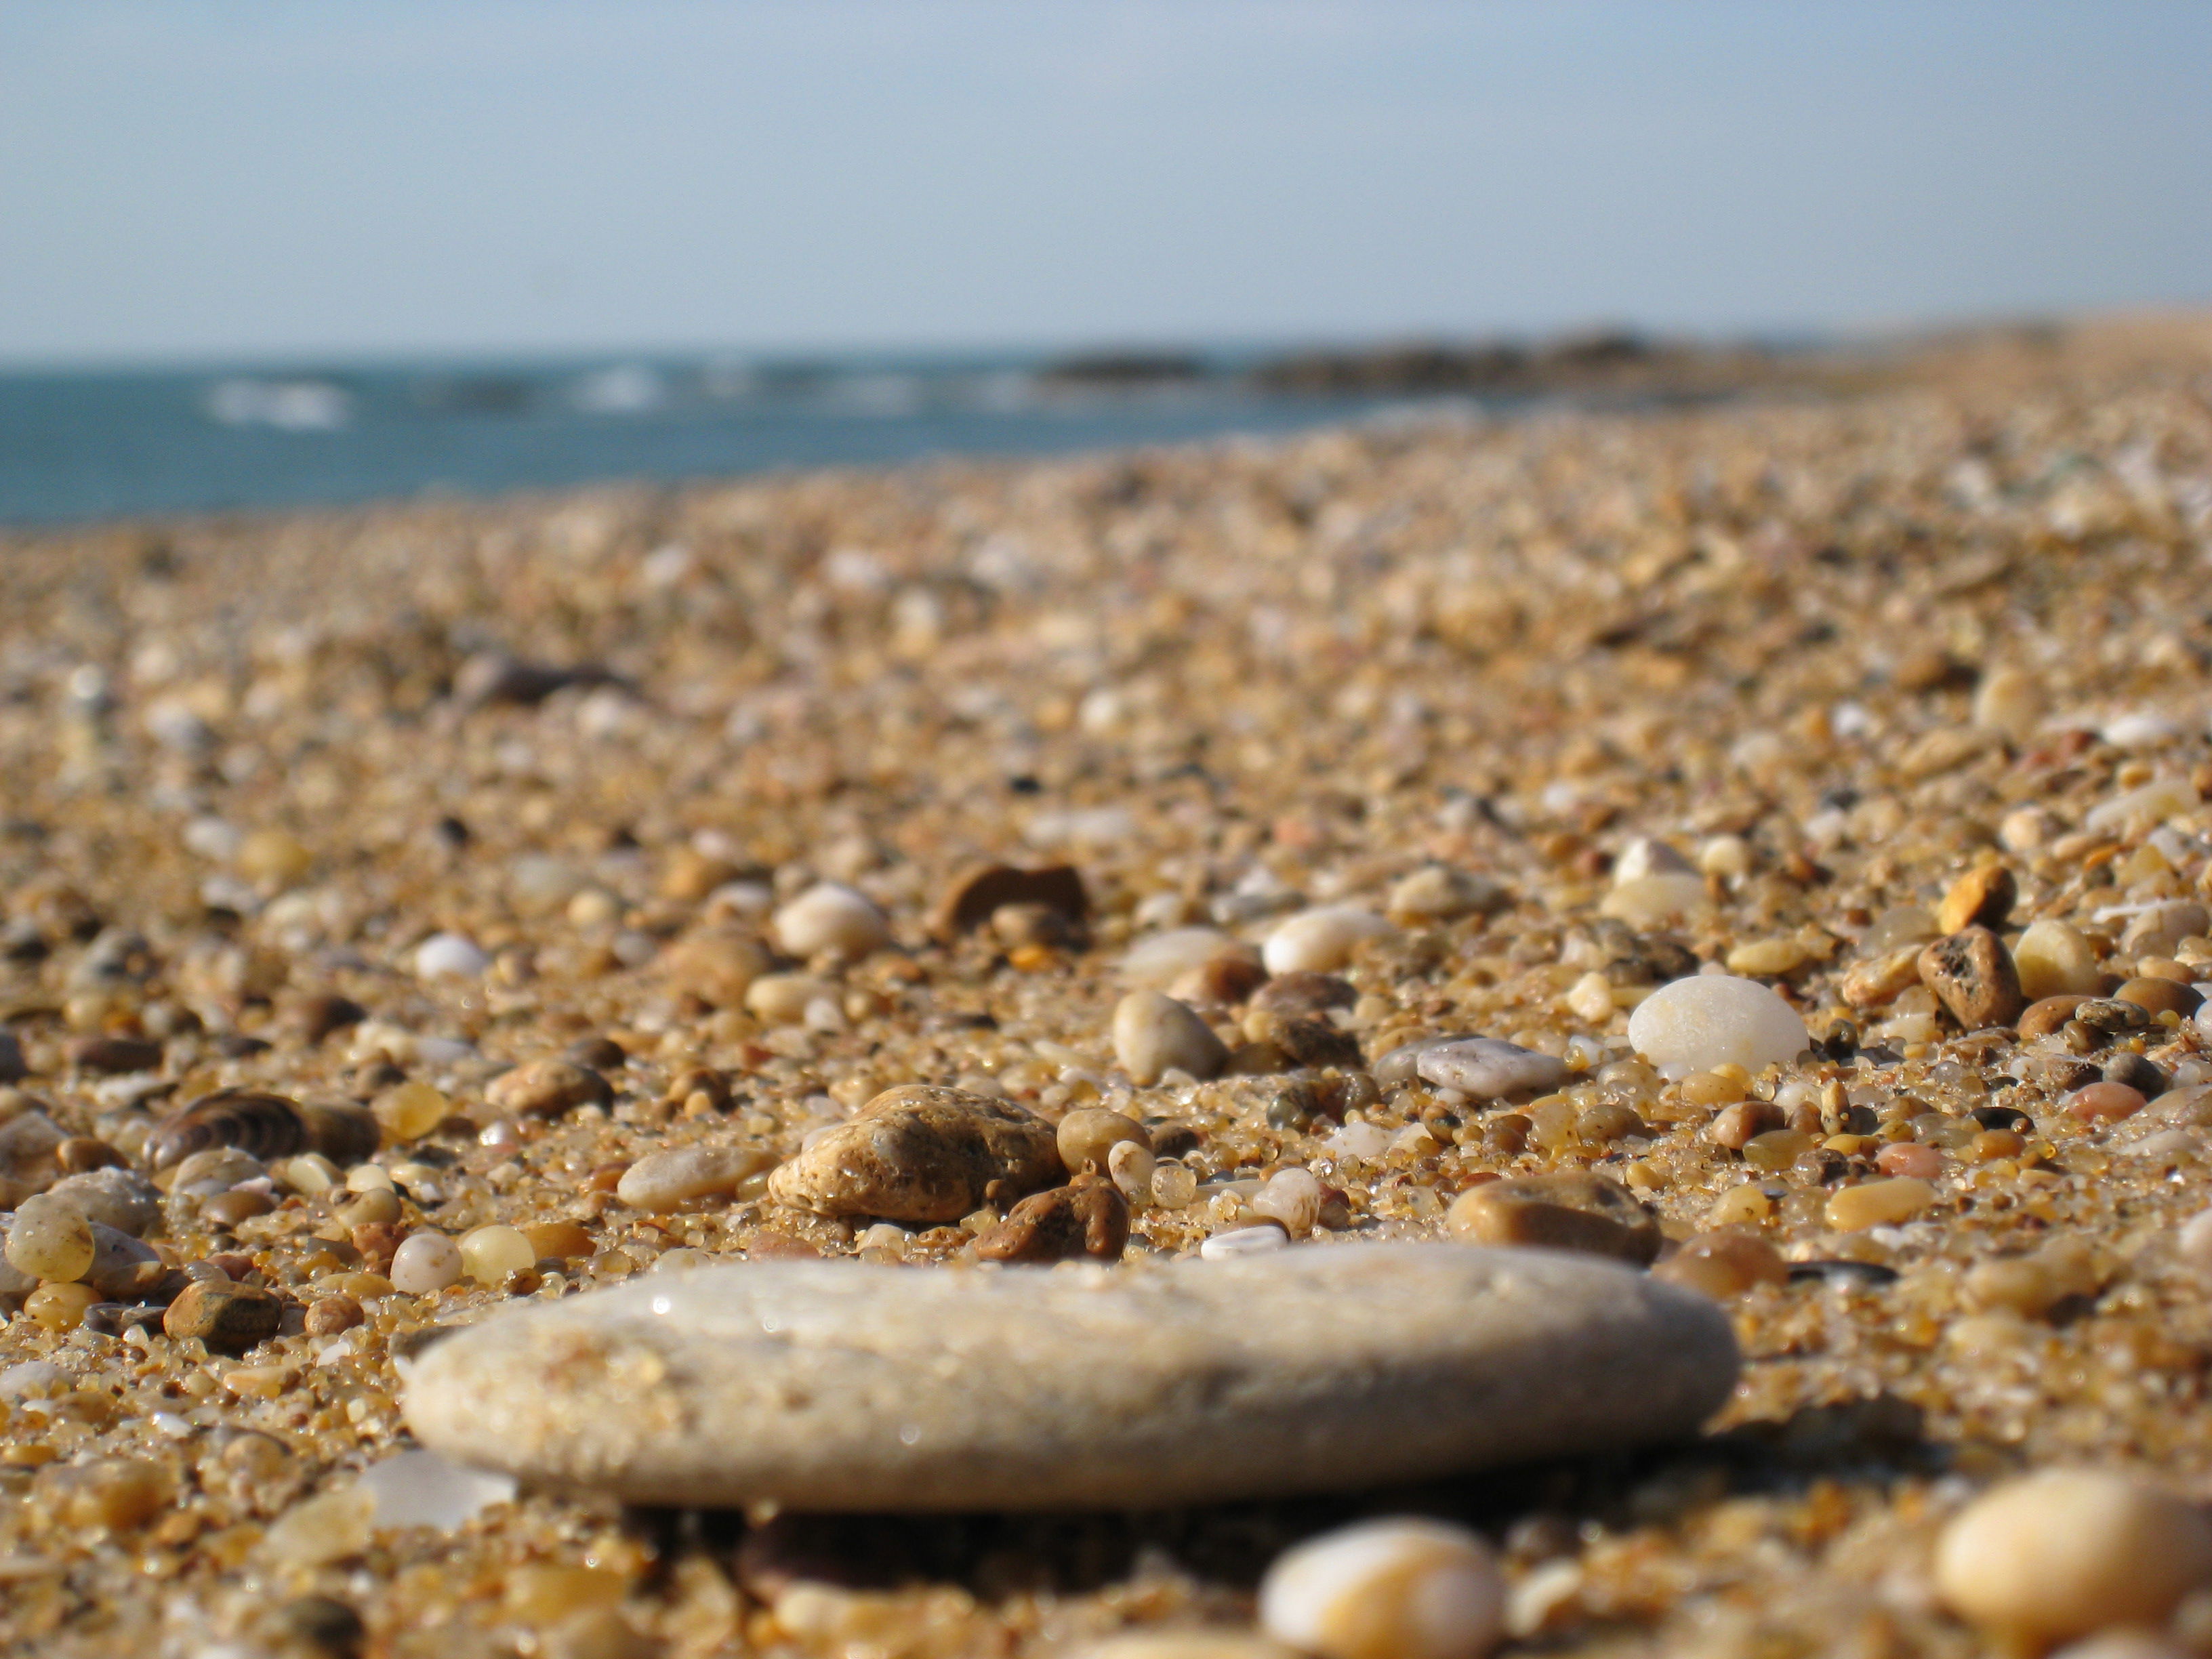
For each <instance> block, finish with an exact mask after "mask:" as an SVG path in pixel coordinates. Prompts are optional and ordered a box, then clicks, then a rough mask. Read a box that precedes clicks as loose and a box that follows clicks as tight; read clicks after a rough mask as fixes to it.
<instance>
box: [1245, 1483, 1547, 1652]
mask: <svg viewBox="0 0 2212 1659" xmlns="http://www.w3.org/2000/svg"><path fill="white" fill-rule="evenodd" d="M1504 1618H1505V1580H1504V1575H1503V1574H1501V1573H1500V1572H1499V1571H1498V1561H1497V1559H1496V1558H1495V1557H1494V1556H1493V1555H1492V1553H1491V1551H1490V1547H1489V1546H1488V1545H1487V1544H1486V1543H1484V1542H1483V1541H1482V1540H1481V1539H1480V1538H1479V1537H1477V1536H1476V1535H1475V1534H1474V1533H1472V1532H1469V1531H1468V1529H1467V1528H1464V1527H1457V1526H1453V1525H1451V1524H1450V1523H1449V1522H1443V1521H1431V1520H1425V1519H1419V1518H1415V1517H1412V1516H1407V1517H1403V1518H1401V1517H1396V1516H1391V1517H1386V1518H1384V1519H1381V1520H1375V1521H1362V1522H1358V1524H1356V1525H1353V1526H1349V1527H1344V1528H1339V1529H1338V1530H1337V1531H1335V1532H1329V1533H1323V1534H1322V1535H1321V1536H1320V1537H1318V1538H1311V1539H1308V1540H1307V1541H1305V1542H1304V1543H1303V1544H1300V1545H1299V1546H1298V1547H1297V1548H1295V1549H1293V1550H1291V1551H1289V1552H1287V1553H1285V1554H1284V1555H1283V1556H1281V1557H1280V1558H1279V1559H1277V1561H1276V1562H1275V1564H1274V1565H1273V1566H1271V1567H1270V1568H1268V1569H1267V1577H1266V1578H1265V1579H1264V1580H1262V1581H1261V1585H1260V1623H1261V1627H1262V1628H1263V1629H1265V1630H1266V1631H1267V1633H1268V1634H1269V1635H1270V1636H1273V1637H1275V1638H1278V1639H1279V1640H1281V1641H1284V1642H1287V1643H1288V1644H1291V1646H1292V1647H1295V1648H1297V1649H1300V1650H1303V1651H1304V1652H1307V1653H1311V1654H1317V1655H1319V1656H1321V1659H1479V1656H1480V1655H1483V1654H1486V1653H1488V1652H1489V1651H1490V1650H1491V1649H1492V1648H1493V1647H1495V1646H1496V1645H1497V1644H1498V1637H1499V1635H1500V1634H1501V1633H1502V1632H1503V1629H1504Z"/></svg>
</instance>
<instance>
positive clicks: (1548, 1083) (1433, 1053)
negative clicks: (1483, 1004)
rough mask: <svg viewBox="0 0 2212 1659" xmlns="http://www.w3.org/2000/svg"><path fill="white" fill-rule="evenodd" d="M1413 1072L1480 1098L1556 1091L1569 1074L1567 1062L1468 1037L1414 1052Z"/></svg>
mask: <svg viewBox="0 0 2212 1659" xmlns="http://www.w3.org/2000/svg"><path fill="white" fill-rule="evenodd" d="M1413 1070H1414V1072H1415V1073H1417V1074H1418V1075H1419V1077H1421V1078H1422V1079H1425V1081H1427V1082H1430V1083H1433V1084H1435V1085H1437V1087H1438V1088H1440V1089H1456V1090H1458V1091H1460V1092H1461V1093H1462V1094H1463V1095H1472V1096H1474V1097H1475V1098H1476V1099H1477V1100H1497V1099H1500V1098H1502V1097H1504V1096H1507V1095H1517V1094H1526V1093H1530V1092H1534V1091H1544V1090H1547V1089H1556V1088H1558V1087H1559V1086H1560V1085H1562V1084H1564V1083H1565V1082H1566V1080H1567V1077H1568V1072H1567V1063H1566V1061H1565V1060H1559V1059H1556V1058H1555V1057H1553V1055H1550V1054H1540V1053H1539V1052H1537V1051H1536V1050H1535V1049H1534V1048H1522V1047H1521V1046H1520V1045H1519V1044H1518V1043H1513V1042H1505V1041H1504V1040H1503V1039H1501V1038H1498V1037H1462V1038H1459V1039H1458V1040H1456V1041H1455V1042H1439V1043H1435V1044H1432V1045H1430V1046H1427V1047H1425V1048H1421V1049H1420V1050H1419V1052H1418V1053H1417V1054H1415V1055H1414V1056H1413ZM1376 1080H1377V1081H1378V1082H1379V1081H1380V1080H1381V1079H1376Z"/></svg>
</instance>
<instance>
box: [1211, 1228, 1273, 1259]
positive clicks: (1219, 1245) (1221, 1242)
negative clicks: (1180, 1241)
mask: <svg viewBox="0 0 2212 1659" xmlns="http://www.w3.org/2000/svg"><path fill="white" fill-rule="evenodd" d="M1290 1242H1291V1235H1290V1230H1289V1229H1288V1228H1286V1227H1285V1226H1284V1225H1283V1224H1282V1223H1281V1222H1279V1221H1261V1222H1257V1223H1254V1224H1251V1225H1246V1226H1242V1227H1225V1228H1224V1229H1222V1231H1219V1232H1218V1233H1215V1234H1213V1235H1212V1236H1211V1237H1208V1238H1207V1239H1206V1242H1205V1243H1202V1244H1200V1246H1199V1247H1198V1258H1199V1260H1200V1261H1237V1259H1239V1258H1240V1257H1243V1256H1248V1255H1267V1254H1269V1253H1270V1252H1271V1251H1274V1250H1279V1249H1282V1248H1283V1246H1285V1244H1287V1243H1290Z"/></svg>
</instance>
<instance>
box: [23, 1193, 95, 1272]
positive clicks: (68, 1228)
mask: <svg viewBox="0 0 2212 1659" xmlns="http://www.w3.org/2000/svg"><path fill="white" fill-rule="evenodd" d="M94 1251H95V1245H94V1240H93V1236H92V1223H91V1222H89V1221H88V1220H87V1219H86V1218H85V1217H84V1212H82V1211H81V1210H79V1209H78V1208H77V1207H76V1206H75V1205H74V1204H71V1203H69V1202H68V1201H66V1200H63V1199H59V1198H55V1197H52V1196H51V1195H49V1194H43V1193H42V1194H39V1195H37V1196H36V1197H33V1198H27V1199H24V1200H22V1201H21V1203H19V1204H18V1205H17V1206H15V1220H14V1221H13V1222H11V1223H10V1224H9V1228H8V1242H7V1246H6V1249H5V1255H6V1256H7V1260H8V1265H9V1267H13V1268H15V1270H16V1271H17V1272H18V1273H28V1274H30V1276H31V1277H32V1278H33V1279H46V1280H47V1281H48V1282H49V1283H52V1284H62V1283H66V1282H69V1281H71V1280H75V1279H82V1278H83V1277H84V1276H85V1274H86V1273H88V1272H90V1271H91V1268H92V1261H93V1256H94Z"/></svg>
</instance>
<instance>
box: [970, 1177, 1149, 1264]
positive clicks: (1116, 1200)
mask: <svg viewBox="0 0 2212 1659" xmlns="http://www.w3.org/2000/svg"><path fill="white" fill-rule="evenodd" d="M1128 1243H1129V1202H1128V1200H1127V1199H1126V1198H1124V1197H1123V1196H1122V1194H1121V1191H1120V1190H1119V1189H1118V1188H1115V1185H1114V1184H1113V1182H1110V1181H1109V1180H1106V1179H1104V1178H1103V1177H1102V1176H1099V1175H1097V1173H1095V1172H1093V1171H1089V1170H1086V1171H1085V1172H1084V1173H1083V1174H1081V1175H1079V1176H1076V1177H1075V1179H1074V1180H1073V1181H1072V1182H1069V1183H1068V1184H1067V1185H1066V1186H1065V1187H1054V1188H1051V1189H1050V1190H1049V1191H1047V1192H1042V1193H1032V1194H1030V1196H1029V1197H1027V1198H1025V1199H1024V1200H1022V1201H1021V1202H1020V1203H1018V1204H1017V1205H1015V1206H1014V1207H1013V1208H1012V1209H1011V1210H1009V1211H1008V1212H1006V1218H1005V1219H1004V1220H1002V1221H1000V1222H997V1223H995V1224H994V1225H992V1226H991V1227H990V1228H989V1229H987V1231H984V1232H982V1233H981V1234H980V1235H978V1236H977V1237H976V1240H975V1254H976V1255H978V1256H980V1257H981V1258H982V1259H983V1260H984V1261H1071V1260H1073V1259H1074V1258H1076V1257H1078V1256H1089V1257H1091V1258H1093V1259H1094V1260H1097V1261H1120V1260H1121V1252H1122V1251H1123V1249H1126V1248H1127V1245H1128Z"/></svg>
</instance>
